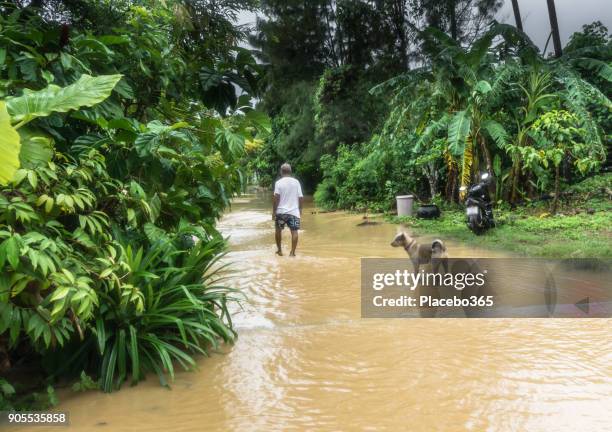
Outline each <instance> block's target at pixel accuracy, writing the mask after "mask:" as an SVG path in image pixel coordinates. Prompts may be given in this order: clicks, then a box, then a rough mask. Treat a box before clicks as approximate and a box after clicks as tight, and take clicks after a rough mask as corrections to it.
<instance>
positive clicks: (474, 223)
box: [468, 215, 482, 235]
mask: <svg viewBox="0 0 612 432" xmlns="http://www.w3.org/2000/svg"><path fill="white" fill-rule="evenodd" d="M468 228H469V229H470V230H471V231H472V232H473V233H474V234H476V235H480V234H482V227H481V226H480V224H479V223H478V216H476V215H474V216H468Z"/></svg>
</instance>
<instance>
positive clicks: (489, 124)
mask: <svg viewBox="0 0 612 432" xmlns="http://www.w3.org/2000/svg"><path fill="white" fill-rule="evenodd" d="M482 127H483V128H484V129H485V130H486V131H487V133H488V134H489V135H490V136H491V138H493V140H495V143H496V144H497V146H498V147H499V148H502V149H503V148H505V147H506V145H507V144H508V141H509V136H508V132H506V129H505V128H504V127H503V126H502V125H501V124H500V123H498V122H496V121H495V120H485V121H484V122H483V123H482Z"/></svg>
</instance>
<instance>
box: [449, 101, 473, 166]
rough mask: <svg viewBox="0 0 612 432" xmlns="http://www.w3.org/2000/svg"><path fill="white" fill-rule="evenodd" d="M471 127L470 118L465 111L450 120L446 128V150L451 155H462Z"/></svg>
mask: <svg viewBox="0 0 612 432" xmlns="http://www.w3.org/2000/svg"><path fill="white" fill-rule="evenodd" d="M471 125H472V117H471V116H470V114H469V113H468V112H467V111H458V112H457V113H456V114H455V115H454V116H453V118H452V119H451V121H450V124H449V126H448V149H449V150H450V152H451V153H452V154H453V155H455V156H460V155H462V154H463V150H464V148H465V140H466V139H467V137H468V135H469V133H470V127H471Z"/></svg>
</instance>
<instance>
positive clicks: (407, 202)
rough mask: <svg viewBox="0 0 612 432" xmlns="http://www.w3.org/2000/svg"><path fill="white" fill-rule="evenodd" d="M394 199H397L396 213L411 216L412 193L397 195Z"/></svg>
mask: <svg viewBox="0 0 612 432" xmlns="http://www.w3.org/2000/svg"><path fill="white" fill-rule="evenodd" d="M395 199H396V200H397V215H398V216H412V206H413V204H414V195H398V196H396V197H395Z"/></svg>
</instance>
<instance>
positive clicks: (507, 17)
mask: <svg viewBox="0 0 612 432" xmlns="http://www.w3.org/2000/svg"><path fill="white" fill-rule="evenodd" d="M555 4H556V8H557V19H558V21H559V31H560V32H561V43H562V44H563V45H565V43H566V42H567V41H568V39H569V37H570V36H571V34H572V33H574V32H576V31H579V30H580V29H582V25H583V24H590V23H592V22H593V21H597V20H599V21H601V22H602V23H603V24H604V25H605V26H606V27H608V30H612V0H555ZM519 6H520V8H521V17H522V19H523V29H524V30H525V32H526V33H527V34H528V35H529V37H530V38H531V39H532V40H533V42H534V43H535V44H536V45H537V46H539V47H540V49H544V45H545V44H546V39H547V38H548V34H549V33H550V21H549V20H548V9H547V7H546V0H519ZM497 19H498V21H500V22H507V23H510V24H514V15H513V14H512V3H511V2H510V0H506V1H505V2H504V6H503V7H502V8H501V10H500V11H499V13H498V16H497ZM238 21H239V23H240V24H251V25H253V24H255V14H252V13H241V14H240V16H239V18H238ZM548 51H552V41H551V42H550V43H549V44H548Z"/></svg>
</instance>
